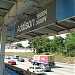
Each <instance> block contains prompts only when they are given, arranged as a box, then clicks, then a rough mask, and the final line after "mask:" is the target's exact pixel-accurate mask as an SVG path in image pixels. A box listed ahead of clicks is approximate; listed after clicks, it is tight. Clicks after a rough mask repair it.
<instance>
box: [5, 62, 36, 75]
mask: <svg viewBox="0 0 75 75" xmlns="http://www.w3.org/2000/svg"><path fill="white" fill-rule="evenodd" d="M5 67H6V68H8V69H10V70H12V71H14V72H15V73H17V74H19V75H37V74H36V73H33V72H30V71H29V70H28V69H27V70H24V69H22V68H19V67H16V66H13V65H10V64H7V63H5Z"/></svg>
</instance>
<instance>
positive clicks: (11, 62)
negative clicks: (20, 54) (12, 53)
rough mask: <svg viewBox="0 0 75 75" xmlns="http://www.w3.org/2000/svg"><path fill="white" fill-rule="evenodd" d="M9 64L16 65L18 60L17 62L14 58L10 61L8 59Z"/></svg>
mask: <svg viewBox="0 0 75 75" xmlns="http://www.w3.org/2000/svg"><path fill="white" fill-rule="evenodd" d="M7 64H10V65H16V62H15V61H14V60H10V61H8V63H7Z"/></svg>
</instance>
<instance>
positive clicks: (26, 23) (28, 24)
mask: <svg viewBox="0 0 75 75" xmlns="http://www.w3.org/2000/svg"><path fill="white" fill-rule="evenodd" d="M55 8H56V1H55V0H52V1H51V2H50V3H48V4H46V5H45V6H44V7H42V8H40V9H39V10H38V11H36V12H34V13H33V14H31V15H29V17H25V19H24V20H23V21H20V22H18V23H17V24H16V25H15V27H16V34H15V35H16V36H17V35H21V34H25V33H27V32H31V31H33V30H36V29H38V28H41V27H44V26H47V25H50V24H52V23H54V21H55V15H56V13H55Z"/></svg>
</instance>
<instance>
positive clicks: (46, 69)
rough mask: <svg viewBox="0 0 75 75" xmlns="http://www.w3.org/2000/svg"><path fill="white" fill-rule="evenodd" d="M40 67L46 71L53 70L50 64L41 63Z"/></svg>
mask: <svg viewBox="0 0 75 75" xmlns="http://www.w3.org/2000/svg"><path fill="white" fill-rule="evenodd" d="M39 67H40V68H42V69H43V70H44V71H51V67H50V66H49V65H48V64H40V65H39Z"/></svg>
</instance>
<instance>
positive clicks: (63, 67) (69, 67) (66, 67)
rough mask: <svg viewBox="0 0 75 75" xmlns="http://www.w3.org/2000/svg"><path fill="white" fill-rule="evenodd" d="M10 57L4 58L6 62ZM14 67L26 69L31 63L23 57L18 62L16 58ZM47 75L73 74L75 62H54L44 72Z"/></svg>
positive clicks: (74, 72)
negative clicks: (48, 69)
mask: <svg viewBox="0 0 75 75" xmlns="http://www.w3.org/2000/svg"><path fill="white" fill-rule="evenodd" d="M8 60H10V59H5V62H7V61H8ZM14 60H15V61H16V63H17V64H16V65H14V66H16V67H20V68H22V69H25V70H27V68H29V67H30V66H32V64H31V63H30V62H28V60H27V58H25V62H18V61H17V60H16V59H14ZM46 73H47V74H48V75H75V64H67V63H59V62H55V66H54V67H52V69H51V72H46Z"/></svg>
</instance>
